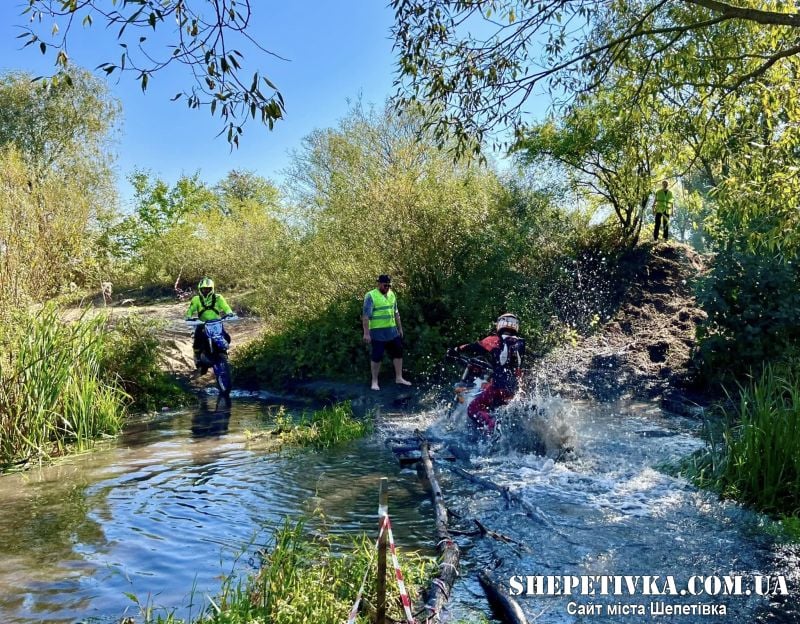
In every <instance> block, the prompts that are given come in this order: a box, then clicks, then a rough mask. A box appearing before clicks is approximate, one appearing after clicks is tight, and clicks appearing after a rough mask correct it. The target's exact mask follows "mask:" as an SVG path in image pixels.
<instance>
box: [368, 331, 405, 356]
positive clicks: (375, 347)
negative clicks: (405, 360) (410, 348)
mask: <svg viewBox="0 0 800 624" xmlns="http://www.w3.org/2000/svg"><path fill="white" fill-rule="evenodd" d="M384 349H385V350H386V353H387V354H388V355H389V357H390V358H392V359H393V360H396V359H397V358H401V357H403V340H402V339H401V338H400V336H395V337H394V338H392V339H391V340H388V341H387V340H373V341H372V361H373V362H380V361H381V360H382V359H383V351H384Z"/></svg>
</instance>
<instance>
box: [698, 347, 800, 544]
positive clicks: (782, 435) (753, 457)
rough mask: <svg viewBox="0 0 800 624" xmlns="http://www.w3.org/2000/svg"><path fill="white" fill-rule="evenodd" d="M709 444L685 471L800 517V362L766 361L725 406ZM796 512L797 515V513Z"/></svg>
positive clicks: (792, 523) (767, 508) (723, 491)
mask: <svg viewBox="0 0 800 624" xmlns="http://www.w3.org/2000/svg"><path fill="white" fill-rule="evenodd" d="M720 416H721V419H720V423H719V426H714V427H711V426H710V427H709V445H708V448H707V449H706V450H705V451H704V452H702V453H700V454H698V455H696V456H694V457H693V458H691V460H690V461H689V462H687V464H686V465H685V467H684V472H685V473H686V474H687V475H688V476H690V477H691V478H692V479H693V480H694V481H695V483H697V484H698V485H700V486H702V487H707V488H711V489H713V490H715V491H717V492H719V493H720V495H722V496H724V497H727V498H732V499H735V500H738V501H741V502H743V503H745V504H747V505H750V506H752V507H753V508H755V509H757V510H759V511H763V512H766V513H769V514H772V515H775V516H778V517H785V518H787V519H789V521H788V522H786V523H785V524H786V525H787V527H789V528H791V527H795V530H796V528H797V526H798V518H799V517H800V453H798V449H800V366H798V364H797V363H792V364H783V365H777V366H773V365H767V366H765V367H764V368H763V369H762V371H761V373H760V374H759V375H757V376H755V377H753V378H751V379H750V380H749V381H748V382H747V383H745V384H743V385H741V386H740V387H739V388H738V391H737V393H736V395H735V396H734V397H733V400H732V401H731V402H730V403H729V406H728V407H725V408H720ZM792 518H793V519H792Z"/></svg>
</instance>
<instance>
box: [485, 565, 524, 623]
mask: <svg viewBox="0 0 800 624" xmlns="http://www.w3.org/2000/svg"><path fill="white" fill-rule="evenodd" d="M478 580H479V581H480V582H481V586H482V587H483V590H484V591H485V592H486V598H487V599H488V600H489V604H490V605H491V607H492V609H493V610H494V612H495V613H496V614H497V615H498V616H499V617H500V621H502V622H505V623H506V624H528V620H527V619H526V618H525V614H524V613H523V612H522V608H521V607H520V606H519V604H518V603H517V601H516V600H514V599H513V598H512V597H511V596H510V595H509V594H508V592H507V591H506V590H505V589H504V588H503V587H502V586H501V585H500V584H499V583H498V582H497V581H495V580H494V578H493V577H492V574H491V572H489V571H488V570H483V571H481V572H479V573H478Z"/></svg>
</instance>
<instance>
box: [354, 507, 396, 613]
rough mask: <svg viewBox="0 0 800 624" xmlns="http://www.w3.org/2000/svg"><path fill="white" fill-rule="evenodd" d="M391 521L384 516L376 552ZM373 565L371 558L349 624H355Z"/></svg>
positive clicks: (376, 541)
mask: <svg viewBox="0 0 800 624" xmlns="http://www.w3.org/2000/svg"><path fill="white" fill-rule="evenodd" d="M388 523H389V516H383V522H381V530H380V531H379V532H378V539H377V540H375V552H377V551H378V547H379V546H380V543H381V537H382V536H383V531H384V530H385V529H386V526H387V524H388ZM371 567H372V560H371V559H370V562H369V564H368V565H367V569H366V570H364V578H363V579H361V587H359V588H358V593H357V594H356V601H355V603H354V604H353V608H352V609H350V615H349V616H348V617H347V624H355V621H356V616H358V605H360V604H361V596H362V595H363V594H364V586H365V585H366V584H367V575H369V570H370V568H371Z"/></svg>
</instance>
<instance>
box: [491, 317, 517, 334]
mask: <svg viewBox="0 0 800 624" xmlns="http://www.w3.org/2000/svg"><path fill="white" fill-rule="evenodd" d="M495 328H496V329H497V331H498V333H499V332H500V330H501V329H508V330H511V331H513V332H514V333H515V334H516V333H517V332H518V331H519V319H518V318H517V315H516V314H511V313H510V312H506V313H505V314H502V315H500V316H499V317H498V319H497V323H496V324H495Z"/></svg>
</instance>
